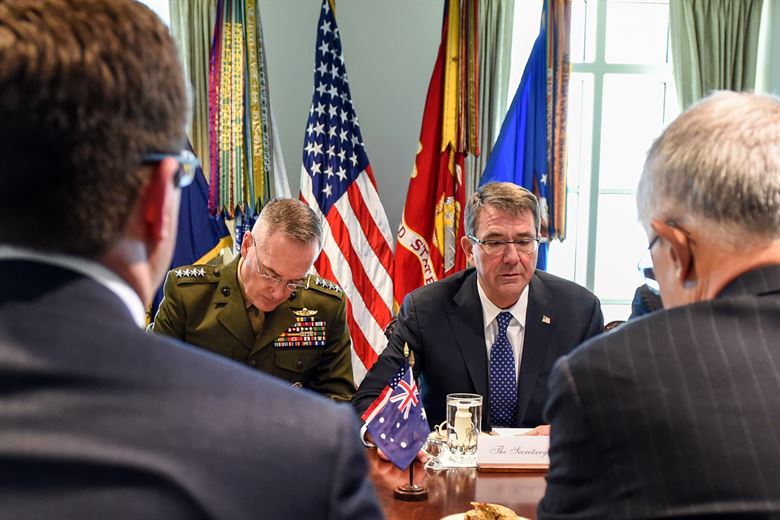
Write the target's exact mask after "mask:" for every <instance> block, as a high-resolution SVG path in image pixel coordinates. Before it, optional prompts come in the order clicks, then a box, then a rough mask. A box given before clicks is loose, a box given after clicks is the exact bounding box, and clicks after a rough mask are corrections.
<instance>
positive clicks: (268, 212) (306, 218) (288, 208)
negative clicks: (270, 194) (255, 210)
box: [254, 199, 322, 247]
mask: <svg viewBox="0 0 780 520" xmlns="http://www.w3.org/2000/svg"><path fill="white" fill-rule="evenodd" d="M254 229H256V230H258V231H264V232H267V233H269V234H270V233H277V232H282V233H284V234H285V235H287V236H288V237H290V238H291V239H293V240H296V241H298V242H301V243H303V244H314V243H315V242H316V244H317V247H321V246H322V226H321V224H320V219H319V218H317V215H316V214H315V213H314V211H313V210H312V209H311V208H310V207H309V206H307V205H306V204H304V203H303V202H301V201H300V200H298V199H272V200H270V201H269V202H268V203H267V204H266V205H265V207H264V208H263V210H262V211H261V212H260V216H259V217H258V219H257V222H256V223H255V226H254Z"/></svg>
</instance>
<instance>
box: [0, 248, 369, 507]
mask: <svg viewBox="0 0 780 520" xmlns="http://www.w3.org/2000/svg"><path fill="white" fill-rule="evenodd" d="M0 271H1V272H2V273H3V274H2V276H3V280H2V290H0V519H3V520H5V519H14V520H23V519H41V518H64V519H84V518H111V519H125V518H128V519H129V518H160V519H166V520H168V519H179V518H181V519H184V518H186V519H200V518H214V519H220V520H226V519H244V518H251V519H257V518H279V519H288V518H307V519H308V518H323V519H335V518H361V519H362V518H365V519H373V518H381V516H382V513H381V511H380V509H379V506H378V504H377V502H376V497H375V494H374V491H373V488H372V486H371V483H370V481H369V480H368V479H367V478H366V471H367V465H366V460H365V456H364V454H363V453H362V448H360V447H359V446H360V443H359V441H358V434H357V421H356V420H355V417H354V413H353V412H352V410H351V409H350V408H349V407H348V406H347V405H336V404H333V403H330V402H329V401H328V400H327V399H324V398H321V397H318V396H316V395H314V394H312V393H310V392H306V391H302V390H294V389H291V388H289V386H288V385H287V384H285V383H284V382H281V381H278V380H276V379H273V378H270V377H268V376H265V375H263V374H259V373H257V372H256V371H252V370H249V369H246V368H244V367H241V366H239V365H237V364H235V363H233V362H231V361H227V360H225V359H224V358H222V357H219V356H216V355H213V354H210V353H207V352H205V351H202V350H199V349H194V348H191V347H189V346H187V345H185V344H183V343H180V342H178V341H176V340H172V339H170V338H166V337H163V336H158V335H153V334H147V333H145V332H144V331H143V330H141V329H139V328H138V326H137V325H136V324H135V323H134V322H133V321H132V319H131V316H130V313H129V312H128V310H127V308H126V307H125V306H124V304H123V303H122V302H121V301H120V300H119V299H118V298H117V297H116V296H115V295H114V294H113V293H112V292H110V291H108V290H107V289H105V288H104V287H103V286H101V285H100V284H98V283H97V282H95V281H93V280H91V279H89V278H86V277H83V276H81V275H79V274H76V273H74V272H72V271H69V270H66V269H62V268H58V267H53V266H47V265H43V264H39V263H35V262H25V261H9V260H5V261H0Z"/></svg>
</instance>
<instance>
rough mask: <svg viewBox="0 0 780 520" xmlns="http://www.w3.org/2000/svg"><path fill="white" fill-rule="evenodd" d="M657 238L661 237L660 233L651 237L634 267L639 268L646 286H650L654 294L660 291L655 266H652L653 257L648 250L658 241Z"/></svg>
mask: <svg viewBox="0 0 780 520" xmlns="http://www.w3.org/2000/svg"><path fill="white" fill-rule="evenodd" d="M659 238H661V235H656V236H655V237H653V239H652V240H651V241H650V244H648V246H647V249H646V250H645V252H644V254H643V255H642V258H640V259H639V263H638V264H637V266H636V268H637V269H638V270H639V273H640V274H641V275H642V276H643V277H644V279H645V283H646V284H647V286H648V287H649V288H650V290H651V291H653V292H654V293H656V294H659V293H660V292H661V287H660V286H659V285H658V280H657V279H656V277H655V268H654V267H653V257H652V255H651V254H650V251H652V249H653V246H655V243H656V242H658V239H659Z"/></svg>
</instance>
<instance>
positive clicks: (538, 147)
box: [479, 28, 549, 270]
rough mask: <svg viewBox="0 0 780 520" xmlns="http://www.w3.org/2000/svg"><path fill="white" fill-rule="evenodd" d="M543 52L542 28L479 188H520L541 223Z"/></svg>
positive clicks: (543, 262) (542, 247) (543, 252)
mask: <svg viewBox="0 0 780 520" xmlns="http://www.w3.org/2000/svg"><path fill="white" fill-rule="evenodd" d="M546 49H547V45H546V31H545V30H544V28H542V29H541V30H540V31H539V36H538V37H537V38H536V41H535V42H534V46H533V49H532V50H531V55H530V56H529V57H528V63H527V64H526V66H525V70H524V71H523V77H522V79H521V80H520V86H519V87H517V92H516V93H515V97H514V99H512V105H511V106H510V107H509V111H508V112H507V114H506V117H505V118H504V122H503V124H502V125H501V132H499V134H498V138H497V139H496V144H494V145H493V150H492V151H491V152H490V157H488V163H487V165H486V166H485V171H484V173H483V174H482V177H481V178H480V180H479V185H480V186H482V185H484V184H487V183H489V182H513V183H515V184H517V185H519V186H522V187H523V188H525V189H527V190H528V191H531V192H533V193H534V194H535V195H536V197H537V198H538V199H539V206H540V209H541V214H542V219H544V220H547V221H549V216H548V212H547V201H548V186H547V68H546V67H547V65H546V63H547V62H546V56H545V52H546ZM547 246H548V244H546V243H542V244H539V256H538V259H537V262H536V266H537V267H538V268H539V269H542V270H545V269H547Z"/></svg>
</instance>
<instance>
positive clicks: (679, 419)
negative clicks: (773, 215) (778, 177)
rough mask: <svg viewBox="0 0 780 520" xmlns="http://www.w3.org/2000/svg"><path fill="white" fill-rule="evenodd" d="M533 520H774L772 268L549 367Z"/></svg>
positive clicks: (778, 405)
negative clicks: (541, 492)
mask: <svg viewBox="0 0 780 520" xmlns="http://www.w3.org/2000/svg"><path fill="white" fill-rule="evenodd" d="M545 413H546V416H547V418H548V419H549V420H550V422H551V424H552V438H551V448H550V463H551V466H550V472H549V474H548V476H547V492H546V494H545V497H544V499H543V500H542V502H541V504H540V505H539V510H538V517H539V518H540V519H559V518H567V519H568V518H599V519H602V518H604V519H607V518H662V517H663V518H780V265H773V266H768V267H764V268H761V269H757V270H754V271H750V272H748V273H745V274H743V275H742V276H740V277H739V278H737V279H736V280H734V281H733V282H731V283H730V284H729V285H728V286H727V287H726V288H724V289H723V291H721V293H720V294H719V295H718V296H717V298H715V299H714V300H709V301H704V302H699V303H695V304H692V305H688V306H684V307H678V308H674V309H670V310H669V311H661V312H656V313H654V314H651V315H649V316H647V317H644V318H641V319H639V320H636V321H635V322H629V323H627V324H626V325H624V326H622V327H619V328H618V329H615V330H614V331H612V332H610V333H608V334H605V335H603V336H601V337H598V338H595V339H593V340H591V341H588V342H587V343H585V344H584V345H583V346H581V347H580V348H578V349H577V350H575V351H574V352H572V353H571V354H570V355H569V356H566V357H564V358H562V359H561V360H559V361H558V363H557V364H556V366H555V368H554V369H553V373H552V375H551V377H550V398H549V400H548V402H547V406H546V409H545Z"/></svg>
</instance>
